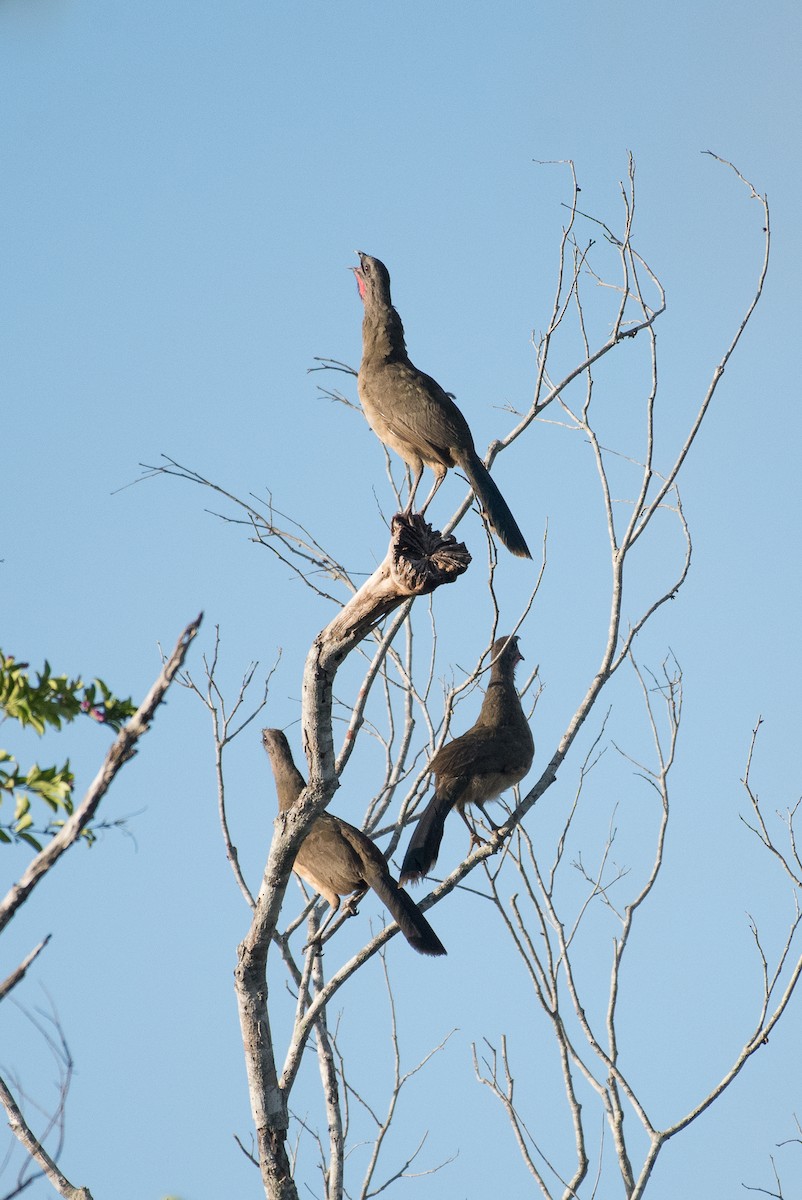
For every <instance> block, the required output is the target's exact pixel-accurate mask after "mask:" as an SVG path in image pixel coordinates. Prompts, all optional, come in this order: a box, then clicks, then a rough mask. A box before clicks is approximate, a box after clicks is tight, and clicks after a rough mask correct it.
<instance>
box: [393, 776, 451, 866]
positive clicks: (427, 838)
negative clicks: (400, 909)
mask: <svg viewBox="0 0 802 1200" xmlns="http://www.w3.org/2000/svg"><path fill="white" fill-rule="evenodd" d="M450 812H451V802H450V801H447V800H443V798H442V797H440V796H438V795H437V793H435V794H434V796H433V797H432V799H431V800H430V801H429V803H428V804H427V806H426V808H425V809H424V810H423V813H422V814H421V818H420V820H419V821H418V823H417V825H416V826H415V828H414V830H413V831H412V837H411V838H410V840H409V845H408V846H407V852H406V854H405V855H404V861H403V863H402V864H401V876H400V879H401V882H402V883H420V881H421V879H423V876H424V875H426V874H427V873H428V872H429V871H430V870H431V869H432V867H433V866H434V864H435V863H436V862H437V855H438V852H439V850H440V843H441V842H442V840H443V829H444V828H445V823H446V817H447V816H448V814H449V813H450Z"/></svg>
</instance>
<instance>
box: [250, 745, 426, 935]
mask: <svg viewBox="0 0 802 1200" xmlns="http://www.w3.org/2000/svg"><path fill="white" fill-rule="evenodd" d="M262 743H263V745H264V748H265V750H266V751H267V753H268V755H269V756H270V765H271V767H272V768H273V778H274V779H275V781H276V793H277V795H278V806H279V811H280V812H286V811H287V810H288V809H290V808H292V806H293V804H295V802H296V800H297V799H298V797H299V796H300V794H301V792H302V791H303V789H304V788H305V787H306V783H305V782H304V778H303V775H301V772H300V771H299V770H298V768H297V767H296V766H295V763H294V762H293V758H292V752H291V750H290V747H289V743H288V741H287V739H286V737H285V736H284V734H283V733H282V732H281V730H280V729H263V730H262ZM292 869H293V871H295V874H296V875H298V876H300V878H301V879H304V880H306V882H307V883H308V884H310V886H311V887H313V888H314V889H315V891H316V892H319V893H320V895H321V896H322V897H323V899H324V900H328V902H329V904H330V905H331V912H330V914H329V916H328V918H327V920H326V922H325V924H324V925H323V927H322V928H321V929H320V931H319V933H318V938H320V936H321V935H322V933H323V930H324V929H325V928H326V925H328V924H329V922H330V921H331V920H332V919H333V917H334V916H335V914H336V913H337V911H338V909H339V907H340V897H341V896H350V899H349V900H348V902H347V906H346V907H347V910H348V911H349V913H350V914H351V915H353V913H355V912H356V905H357V903H358V902H359V901H360V900H361V899H362V897H363V896H364V894H365V892H366V891H367V890H368V888H369V887H371V888H373V890H374V892H375V893H376V895H377V896H378V897H379V899H380V900H381V902H382V903H383V904H384V905H385V906H386V907H387V908H388V909H389V911H390V915H391V916H392V918H393V920H394V921H395V922H396V923H397V925H398V928H399V929H400V930H401V932H402V933H403V935H404V937H405V938H406V939H407V941H408V942H409V944H410V946H412V948H413V950H417V951H418V953H419V954H433V955H438V954H445V953H446V950H445V947H444V946H443V944H442V942H441V941H440V939H439V938H438V936H437V934H436V933H435V932H434V930H433V929H432V927H431V925H430V924H429V922H428V921H427V920H426V918H425V917H424V915H423V913H422V912H421V910H420V909H419V908H418V906H417V904H416V903H415V901H414V900H413V899H412V898H411V896H408V895H407V893H406V892H405V891H404V890H403V888H400V887H399V886H398V884H397V883H396V881H395V880H394V879H393V877H392V875H391V874H390V872H389V870H388V868H387V861H386V859H385V857H384V855H383V854H382V852H381V850H379V848H378V846H376V845H375V844H374V843H373V842H372V841H371V840H370V838H369V837H367V836H366V835H365V834H364V833H363V832H362V830H361V829H357V828H356V826H354V825H349V824H348V822H347V821H342V820H341V819H340V818H339V817H335V816H334V815H333V813H329V812H323V813H321V814H320V816H319V817H318V818H317V820H316V821H315V823H314V824H313V826H312V828H311V829H310V831H309V833H308V834H307V835H306V837H305V838H304V840H303V841H302V842H301V845H300V847H299V849H298V853H297V854H296V856H295V863H294V864H293V868H292Z"/></svg>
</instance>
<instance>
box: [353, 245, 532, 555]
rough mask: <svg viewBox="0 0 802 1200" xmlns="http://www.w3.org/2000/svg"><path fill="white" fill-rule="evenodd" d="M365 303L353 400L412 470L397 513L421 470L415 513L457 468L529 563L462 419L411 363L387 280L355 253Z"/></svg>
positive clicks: (379, 267)
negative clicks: (428, 485) (427, 483)
mask: <svg viewBox="0 0 802 1200" xmlns="http://www.w3.org/2000/svg"><path fill="white" fill-rule="evenodd" d="M354 274H355V275H356V281H357V285H358V287H359V294H360V296H361V297H362V301H363V303H364V305H365V317H364V320H363V322H362V364H361V366H360V368H359V378H358V385H359V399H360V400H361V402H362V408H363V409H364V412H365V416H366V417H367V420H368V424H369V425H370V427H371V429H372V430H373V432H374V433H375V434H376V436H377V437H378V438H379V439H380V440H381V441H382V442H384V444H385V445H386V446H390V447H391V449H393V450H395V452H396V454H400V456H401V458H403V460H404V462H406V463H408V464H409V467H410V469H411V471H412V487H411V489H410V493H409V500H408V502H407V507H406V509H405V512H407V513H410V512H412V504H413V501H414V499H415V492H416V491H417V488H418V484H419V483H420V480H421V476H422V475H423V468H424V466H427V467H431V469H432V470H433V471H434V485H433V487H432V490H431V492H430V493H429V495H428V496H427V498H426V502H425V503H424V505H423V507H422V508H421V509H420V511H421V512H422V513H423V512H425V511H426V508H427V507H428V505H429V502H430V500H431V499H432V497H433V496H434V494H435V492H436V491H437V489H438V488H439V486H440V484H441V483H442V482H443V480H444V479H445V476H446V471H447V470H448V468H449V467H459V468H460V469H461V470H462V471H464V473H465V475H466V476H467V479H468V482H469V483H470V485H471V487H472V488H473V491H474V494H475V496H476V498H477V499H478V500H479V502H480V504H481V505H482V507H483V509H484V511H485V516H486V518H487V522H488V524H489V525H490V527H491V528H492V529H494V530H495V532H496V533H497V534H498V536H499V537H500V538H501V540H502V542H503V543H504V545H505V546H506V547H507V549H508V550H510V551H512V553H513V554H517V555H518V556H519V557H521V558H531V557H532V555H531V554H530V553H529V548H528V546H527V544H526V542H525V541H524V536H523V534H522V533H521V531H520V529H519V528H518V525H517V523H516V520H515V518H514V517H513V515H512V513H511V512H510V510H509V507H508V506H507V502H506V500H505V499H504V497H503V496H502V494H501V492H500V491H499V490H498V488H497V487H496V484H495V483H494V481H493V478H492V476H491V475H490V473H489V472H488V470H487V467H486V466H485V465H484V463H483V462H482V460H481V459H480V458H479V455H478V454H477V453H476V449H475V447H474V444H473V436H472V434H471V431H470V429H469V428H468V422H467V421H466V420H465V418H464V416H463V415H462V413H461V412H460V410H459V409H458V408H457V406H456V404H455V403H454V401H453V400H452V399H451V397H450V396H448V395H447V394H446V393H445V392H444V391H443V389H442V388H441V387H440V384H439V383H438V382H437V380H436V379H432V377H431V375H425V374H424V373H423V371H419V370H418V368H417V367H416V366H414V365H413V364H412V363H411V362H410V360H409V355H408V354H407V348H406V343H405V342H404V326H403V325H402V324H401V318H400V317H399V315H398V313H397V312H396V310H395V309H394V308H393V302H392V300H391V298H390V275H389V273H388V271H387V268H386V267H385V265H384V263H382V262H379V260H378V258H371V256H370V255H369V254H362V253H361V252H360V253H359V266H358V267H355V268H354Z"/></svg>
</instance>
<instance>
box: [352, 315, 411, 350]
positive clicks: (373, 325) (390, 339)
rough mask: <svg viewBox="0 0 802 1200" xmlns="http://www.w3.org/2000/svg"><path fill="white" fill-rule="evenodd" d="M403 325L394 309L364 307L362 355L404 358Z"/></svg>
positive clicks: (405, 348)
mask: <svg viewBox="0 0 802 1200" xmlns="http://www.w3.org/2000/svg"><path fill="white" fill-rule="evenodd" d="M406 354H407V347H406V342H405V341H404V326H403V325H402V324H401V318H400V317H399V315H398V313H397V312H396V311H395V309H394V308H393V307H392V306H390V307H389V308H387V307H384V306H382V307H372V308H366V309H365V319H364V320H363V322H362V357H363V358H367V359H393V358H406Z"/></svg>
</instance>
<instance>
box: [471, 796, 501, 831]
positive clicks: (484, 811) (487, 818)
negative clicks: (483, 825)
mask: <svg viewBox="0 0 802 1200" xmlns="http://www.w3.org/2000/svg"><path fill="white" fill-rule="evenodd" d="M476 807H477V808H478V809H479V811H480V813H481V814H482V817H483V819H484V820H485V821H487V823H488V825H489V826H490V828H491V829H492V830H493V832H494V833H495V832H496V831H497V830H499V829H500V828H501V826H500V825H497V824H496V822H495V821H494V820H493V818H492V817H491V816H490V813H489V812H488V811H487V809H486V808H485V806H484V804H481V803H480V804H477V805H476Z"/></svg>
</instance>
